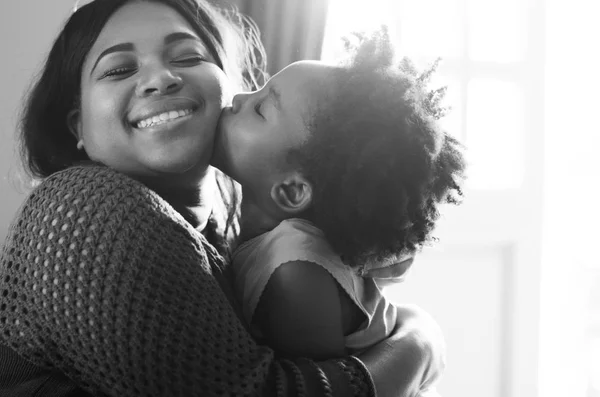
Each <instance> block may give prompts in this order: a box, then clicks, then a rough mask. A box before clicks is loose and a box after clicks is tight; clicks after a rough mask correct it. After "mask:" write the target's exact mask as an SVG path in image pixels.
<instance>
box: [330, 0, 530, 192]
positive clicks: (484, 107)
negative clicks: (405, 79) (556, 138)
mask: <svg viewBox="0 0 600 397" xmlns="http://www.w3.org/2000/svg"><path fill="white" fill-rule="evenodd" d="M526 3H527V2H526V1H523V0H505V1H498V0H369V1H367V2H363V1H360V0H358V1H357V0H355V1H348V0H331V3H330V10H329V22H328V25H327V29H326V35H325V41H324V45H323V59H325V60H334V59H335V58H337V56H339V54H340V52H341V41H340V40H339V38H340V37H341V36H342V35H344V34H347V33H348V32H351V31H353V30H370V29H373V28H376V27H377V26H379V25H381V24H386V25H388V26H389V29H390V31H391V32H392V34H393V35H394V39H395V41H396V42H397V44H398V45H399V48H400V49H401V51H402V52H403V53H404V54H406V55H408V56H411V57H412V58H413V60H415V61H416V62H417V64H418V65H421V66H422V67H424V66H427V65H426V64H427V63H431V62H433V61H434V60H435V58H437V57H442V60H443V62H442V65H441V67H440V69H439V73H438V74H439V77H438V80H437V81H434V82H432V83H435V84H438V85H448V93H447V105H449V106H450V107H451V108H452V110H451V112H450V113H449V115H448V116H447V119H446V120H444V124H445V125H446V128H447V129H448V131H449V132H451V133H454V134H456V135H457V136H458V137H459V138H461V140H462V141H463V142H465V143H466V145H467V147H468V148H469V150H468V156H469V157H468V158H469V162H470V163H471V167H470V171H469V179H468V184H469V186H471V187H473V188H475V189H485V190H498V189H511V188H518V187H519V186H520V185H521V184H522V183H523V177H524V172H525V169H524V160H525V157H524V156H525V153H524V146H525V144H526V142H525V140H524V139H523V138H524V135H525V131H526V118H525V114H524V112H525V111H526V110H527V108H526V107H525V106H524V105H525V104H526V101H527V100H528V98H527V97H526V96H525V95H524V93H525V91H526V90H527V89H528V84H527V81H529V79H530V77H531V76H530V75H531V74H533V73H536V72H535V70H534V69H533V68H531V67H530V66H531V65H532V63H533V62H532V59H530V58H531V56H530V55H529V52H528V46H529V45H530V44H529V41H528V33H529V32H528V26H527V5H526Z"/></svg>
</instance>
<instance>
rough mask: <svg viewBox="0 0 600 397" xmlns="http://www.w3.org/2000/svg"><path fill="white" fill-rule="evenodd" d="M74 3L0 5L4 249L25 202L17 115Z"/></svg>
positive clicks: (40, 0) (0, 237)
mask: <svg viewBox="0 0 600 397" xmlns="http://www.w3.org/2000/svg"><path fill="white" fill-rule="evenodd" d="M73 4H74V1H73V0H51V1H49V0H18V1H2V2H0V48H1V49H2V63H1V65H0V87H1V89H2V93H1V94H0V245H1V244H2V242H3V241H4V238H5V236H6V232H7V229H8V227H9V225H10V222H11V220H12V218H13V216H14V213H15V211H16V210H17V208H18V207H19V205H20V204H21V202H22V200H23V198H24V192H23V189H22V188H19V183H16V182H14V180H15V173H16V172H17V170H18V167H17V164H18V160H17V159H18V157H17V154H16V147H15V134H16V123H17V119H18V116H17V113H18V110H19V108H20V104H21V100H22V98H23V95H24V92H25V91H26V89H27V87H29V85H30V83H31V81H32V78H33V76H34V74H35V73H36V72H37V71H39V69H40V67H41V65H42V62H43V59H44V56H45V54H46V53H47V51H48V50H49V49H50V45H51V43H52V41H53V40H54V38H55V36H56V34H57V33H58V31H59V27H60V26H61V24H62V23H63V22H64V21H65V19H66V18H67V17H68V15H69V14H70V11H71V9H72V7H73Z"/></svg>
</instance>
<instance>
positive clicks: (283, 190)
mask: <svg viewBox="0 0 600 397" xmlns="http://www.w3.org/2000/svg"><path fill="white" fill-rule="evenodd" d="M432 71H433V68H432V69H431V70H429V71H428V72H426V73H424V74H422V75H420V76H419V75H418V74H417V72H416V70H415V68H414V67H413V66H412V64H411V63H410V62H409V61H407V60H406V59H403V60H402V61H400V62H395V61H394V53H393V48H392V45H391V44H390V41H389V37H388V35H387V32H386V31H385V30H382V31H380V32H378V33H376V34H374V35H372V36H371V37H368V38H364V37H363V41H362V43H361V44H360V45H359V46H358V48H357V51H356V54H355V55H354V56H353V58H352V59H351V60H350V62H349V63H348V64H343V65H340V66H331V65H326V64H324V63H321V62H306V61H305V62H297V63H294V64H292V65H290V66H288V67H287V68H285V69H284V70H282V71H281V72H280V73H278V74H277V75H275V76H274V77H273V78H272V79H271V80H270V81H269V82H268V83H267V84H266V85H265V86H264V87H263V88H262V89H261V90H259V91H256V92H250V93H244V94H239V95H237V96H236V97H235V98H234V100H233V105H232V107H231V108H230V109H226V110H225V111H224V113H223V114H222V116H221V120H220V126H219V131H218V133H217V137H216V143H215V155H214V163H215V165H216V166H217V167H219V168H220V169H221V170H222V171H224V172H225V173H227V174H228V175H230V176H231V177H232V178H234V179H235V180H237V181H238V182H239V183H240V184H241V186H242V193H243V201H242V217H241V219H242V220H241V239H242V241H244V243H243V244H241V245H240V246H239V247H238V248H237V250H236V251H235V253H234V255H233V271H234V275H235V284H234V285H235V289H236V294H237V296H238V297H239V298H240V301H241V302H242V305H243V311H244V316H245V318H246V319H247V320H248V322H249V323H250V324H251V325H252V329H253V331H254V333H255V335H256V336H257V337H262V338H265V339H266V340H267V341H268V343H269V345H271V346H273V347H274V348H276V349H277V350H279V351H280V352H282V353H285V354H290V355H304V356H309V357H312V358H315V359H324V358H329V357H336V356H343V355H345V354H347V353H353V352H355V351H358V350H361V349H364V348H366V347H368V346H370V345H371V344H373V343H375V342H377V341H380V340H382V339H384V338H385V337H386V336H387V335H389V334H390V333H391V331H392V330H393V328H394V326H395V320H396V317H395V316H396V311H395V308H394V306H393V305H391V304H390V302H389V301H388V300H386V299H385V297H384V296H383V295H382V294H381V291H380V290H379V288H378V286H377V285H376V284H375V282H374V281H373V280H372V279H368V278H363V277H361V274H362V272H363V271H364V270H365V269H369V268H373V267H377V266H386V265H388V264H390V263H394V262H397V261H399V260H401V258H402V257H405V256H406V255H407V254H409V255H410V254H411V253H413V252H414V251H415V250H417V249H418V248H420V247H421V246H422V245H423V244H424V243H426V242H428V241H429V240H431V236H430V234H431V231H432V230H433V227H434V224H435V221H436V220H437V218H438V215H439V213H438V205H439V204H441V203H444V202H450V203H457V202H458V200H457V199H458V198H459V196H461V195H462V192H461V188H460V185H459V183H460V181H461V180H462V173H463V170H464V159H463V154H462V152H461V146H460V144H459V143H458V142H457V141H456V140H455V139H454V138H452V137H451V136H450V135H447V134H446V133H444V132H443V131H441V130H440V127H439V126H438V125H437V123H436V120H437V119H438V118H439V117H440V116H441V109H440V108H439V107H438V102H439V100H440V97H441V96H442V95H443V90H437V91H433V92H429V91H427V90H426V88H425V84H426V83H427V80H428V78H429V77H430V75H431V72H432Z"/></svg>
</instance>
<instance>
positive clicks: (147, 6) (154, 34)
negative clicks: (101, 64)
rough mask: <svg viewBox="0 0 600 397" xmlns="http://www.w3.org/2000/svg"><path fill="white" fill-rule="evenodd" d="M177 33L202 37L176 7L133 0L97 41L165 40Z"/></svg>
mask: <svg viewBox="0 0 600 397" xmlns="http://www.w3.org/2000/svg"><path fill="white" fill-rule="evenodd" d="M173 32H186V33H189V34H190V35H193V36H195V37H198V35H197V33H196V32H195V30H194V29H193V28H192V27H191V26H190V24H189V23H188V22H187V20H186V19H185V18H184V17H183V16H181V15H180V14H179V13H178V12H177V11H176V10H175V9H173V8H171V7H169V6H167V5H164V4H162V3H159V2H141V1H132V2H129V3H127V4H125V5H124V6H123V7H121V8H119V9H118V10H117V11H116V12H115V13H114V14H113V15H112V16H111V17H110V18H109V20H108V21H107V23H106V25H104V28H103V29H102V31H101V32H100V35H99V36H98V39H97V41H96V44H99V45H113V44H115V43H118V42H134V44H135V42H136V41H139V42H142V43H143V42H144V41H150V40H162V39H163V38H164V37H166V36H167V35H168V34H170V33H173Z"/></svg>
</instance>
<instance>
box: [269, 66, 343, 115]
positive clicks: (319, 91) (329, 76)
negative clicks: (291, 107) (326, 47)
mask: <svg viewBox="0 0 600 397" xmlns="http://www.w3.org/2000/svg"><path fill="white" fill-rule="evenodd" d="M336 70H339V68H338V67H336V66H333V65H330V64H326V63H324V62H319V61H300V62H295V63H292V64H291V65H289V66H288V67H286V68H285V69H283V70H282V71H281V72H279V73H278V74H276V75H275V76H273V78H272V81H271V82H270V83H271V85H272V86H273V87H274V88H275V89H276V90H279V91H280V92H281V94H282V97H284V99H285V98H286V97H287V98H290V99H293V100H294V102H296V103H297V104H298V102H304V103H306V104H310V103H312V102H314V101H316V100H318V99H320V98H322V97H323V96H324V95H326V94H327V93H328V92H329V91H330V90H331V89H332V88H333V85H334V77H335V71H336ZM297 110H300V109H297Z"/></svg>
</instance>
